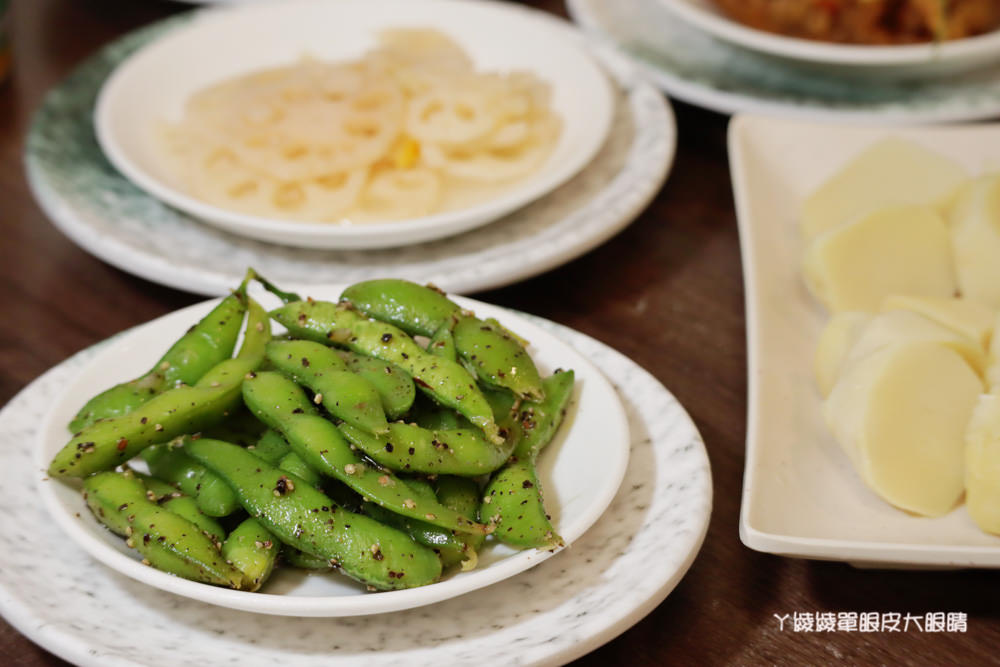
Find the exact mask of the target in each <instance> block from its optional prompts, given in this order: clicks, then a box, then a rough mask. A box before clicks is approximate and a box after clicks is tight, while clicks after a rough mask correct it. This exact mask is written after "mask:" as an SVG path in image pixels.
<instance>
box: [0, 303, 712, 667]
mask: <svg viewBox="0 0 1000 667" xmlns="http://www.w3.org/2000/svg"><path fill="white" fill-rule="evenodd" d="M530 320H531V321H532V322H533V323H535V324H536V325H538V326H539V327H542V328H543V329H545V330H546V331H548V332H550V333H552V334H554V335H556V336H558V337H559V338H560V339H561V340H563V341H564V342H566V343H567V344H568V345H570V346H572V347H573V349H575V350H577V351H578V352H580V353H581V354H583V355H584V356H585V357H587V358H588V359H590V360H591V361H592V362H593V363H594V364H595V365H596V366H597V367H598V368H599V369H600V370H601V372H602V373H604V374H605V375H606V376H607V377H608V378H609V379H610V380H611V381H612V382H613V383H614V384H615V385H616V388H617V391H618V393H619V396H620V398H621V400H622V402H623V403H624V404H625V406H626V413H627V416H628V419H629V431H630V433H631V438H632V444H631V450H632V451H631V456H630V458H629V467H628V470H627V473H626V479H627V483H624V484H622V486H621V488H620V489H619V492H618V495H617V496H616V497H615V500H614V501H613V502H612V504H611V506H610V507H609V508H608V510H607V512H605V515H604V516H603V517H602V518H601V519H599V520H598V522H597V523H596V524H595V525H594V526H593V527H592V528H591V529H590V530H589V531H587V533H586V534H585V535H584V536H583V537H581V538H580V539H579V540H577V541H576V543H575V544H574V545H573V547H572V548H571V549H566V550H563V551H561V552H560V553H558V554H556V556H555V557H553V558H551V559H549V560H548V561H546V562H544V563H541V564H540V565H539V566H538V567H535V568H532V569H531V570H528V571H526V572H523V573H521V574H520V575H518V576H516V577H512V578H511V579H508V580H506V581H503V582H499V583H497V584H495V585H493V586H490V587H488V588H485V589H482V590H480V591H478V592H477V593H475V594H474V595H466V596H461V597H459V598H455V599H453V600H448V601H445V602H441V603H438V604H436V605H433V606H431V607H424V608H420V609H414V610H409V611H402V612H393V613H389V614H381V615H374V616H364V617H354V618H333V619H310V618H291V617H279V616H262V615H258V614H247V613H242V612H237V611H231V610H220V609H219V607H216V606H214V605H209V604H205V603H202V602H198V601H196V600H191V599H188V598H183V597H178V596H175V595H170V594H165V593H163V592H162V591H159V590H157V589H154V588H152V587H150V586H147V585H145V584H143V583H140V582H137V581H134V580H132V579H130V578H128V577H126V576H124V575H122V574H120V573H118V572H116V571H114V570H112V569H110V568H107V567H105V566H104V565H102V564H100V563H98V562H97V561H95V560H93V559H92V558H89V557H88V556H87V554H86V552H84V551H83V550H81V549H79V548H78V547H77V546H76V545H74V544H73V543H72V542H69V541H68V540H67V538H66V535H65V533H64V532H63V531H62V530H61V529H60V528H59V527H58V526H56V525H54V524H53V522H52V521H51V520H50V519H49V517H48V515H47V513H46V512H45V510H44V509H43V508H42V507H41V505H40V503H39V502H38V497H37V496H36V495H35V494H34V493H30V492H26V489H25V487H24V486H23V485H20V484H3V485H0V507H2V508H3V512H0V528H2V530H0V548H2V549H3V553H4V567H2V568H0V614H3V616H4V617H5V618H6V619H7V620H8V621H9V622H10V623H11V624H12V625H14V626H15V627H16V628H17V629H18V630H20V631H21V632H23V633H25V634H27V635H28V636H29V637H30V638H31V639H33V640H34V641H36V642H38V643H39V644H41V645H42V646H44V647H45V648H47V649H49V650H50V651H52V652H54V653H56V654H57V655H59V656H60V657H63V658H65V659H67V660H69V661H71V662H73V663H74V664H77V665H81V666H86V667H107V666H109V665H114V666H116V667H124V666H126V665H127V666H129V667H134V666H136V665H142V666H143V667H178V666H187V665H190V666H192V667H193V666H194V665H206V664H223V663H225V662H227V661H231V660H232V659H233V656H238V659H239V661H240V664H242V665H247V666H248V667H256V666H257V665H261V666H264V665H274V664H286V663H288V662H289V660H293V661H294V663H295V665H296V667H353V666H354V665H357V664H361V663H363V664H365V665H369V666H371V667H390V666H393V667H398V665H400V664H405V665H407V666H408V667H423V666H426V667H436V666H439V665H442V664H444V665H472V664H476V665H484V664H485V665H499V664H513V663H516V664H521V665H559V664H564V663H566V662H569V661H571V660H573V659H574V658H577V657H579V656H581V655H583V654H584V653H587V652H588V651H591V650H593V649H595V648H596V647H598V646H600V645H601V644H603V643H605V642H607V641H610V640H611V639H612V638H614V637H616V636H617V635H618V634H620V633H621V632H624V631H625V630H626V629H627V628H629V627H630V626H631V625H633V624H634V623H636V622H637V621H638V620H639V619H641V618H642V617H643V616H645V615H646V614H647V613H649V611H651V610H652V609H653V608H654V607H655V606H656V605H657V604H659V602H660V601H661V600H662V599H663V598H664V597H665V596H666V595H667V594H668V593H669V592H670V591H671V590H672V589H673V588H674V586H676V585H677V583H678V582H679V581H680V579H681V577H682V576H683V575H684V573H685V572H686V571H687V569H688V567H689V566H690V565H691V562H692V561H693V560H694V558H695V555H696V554H697V552H698V549H699V547H700V546H701V543H702V540H703V539H704V536H705V531H706V529H707V527H708V519H709V514H710V510H711V498H712V495H711V494H712V491H711V488H712V485H711V478H710V471H709V465H708V458H707V456H706V452H705V447H704V444H703V443H702V441H701V438H700V436H699V435H698V432H697V430H696V429H695V427H694V424H693V423H692V422H691V419H690V418H689V417H688V415H687V414H686V413H685V411H684V409H683V407H682V406H681V405H680V404H679V403H678V402H677V400H676V399H675V398H674V397H673V396H672V395H671V394H670V392H668V391H667V390H666V389H665V388H664V387H663V385H661V384H660V383H659V382H658V381H657V380H656V379H655V378H653V377H652V376H651V375H650V374H649V373H647V372H646V371H644V370H643V369H642V368H640V367H639V366H637V365H636V364H635V363H634V362H632V361H630V360H629V359H627V358H626V357H624V356H622V355H621V354H619V353H618V352H615V351H614V350H612V349H611V348H609V347H607V346H605V345H603V344H601V343H599V342H598V341H595V340H594V339H592V338H589V337H587V336H584V335H583V334H580V333H577V332H574V331H572V330H570V329H567V328H565V327H562V326H559V325H557V324H554V323H552V322H547V321H545V320H540V319H538V318H530ZM109 344H112V343H110V342H108V343H103V344H102V346H106V345H109ZM98 353H99V350H98V348H96V347H95V348H91V349H89V350H85V351H84V352H81V353H80V354H78V355H76V356H75V357H73V358H71V359H69V360H67V361H65V362H63V363H62V364H60V365H59V366H57V367H55V368H53V369H52V370H50V371H49V372H47V373H46V374H45V375H43V376H42V377H41V378H39V379H38V380H36V381H35V382H34V383H32V384H31V385H30V386H29V387H27V388H26V389H25V390H24V391H22V392H21V393H20V394H19V395H18V396H17V397H15V398H14V399H13V400H12V401H11V402H10V403H9V404H8V405H7V406H5V407H4V408H3V410H2V411H0V468H2V469H3V470H4V473H5V475H7V476H9V478H10V479H29V478H31V477H32V476H34V475H35V469H36V468H35V464H34V458H35V457H34V448H35V442H36V440H37V433H38V426H39V423H40V422H41V419H42V418H43V417H44V415H45V413H46V412H48V410H49V407H50V405H51V404H52V401H53V400H55V399H56V398H57V397H58V395H59V393H61V392H62V391H63V388H64V386H65V384H66V383H67V382H70V381H72V379H73V378H74V377H75V376H76V375H77V374H78V373H79V372H80V371H81V370H82V369H83V368H84V367H85V366H86V365H87V364H89V363H90V361H91V360H92V359H93V358H94V356H95V355H96V354H98ZM136 619H142V622H141V623H137V622H136ZM442 619H447V621H446V622H443V621H442ZM122 627H127V628H128V629H129V631H128V632H127V633H123V632H122V630H121V629H122Z"/></svg>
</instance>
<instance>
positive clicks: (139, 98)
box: [94, 0, 614, 249]
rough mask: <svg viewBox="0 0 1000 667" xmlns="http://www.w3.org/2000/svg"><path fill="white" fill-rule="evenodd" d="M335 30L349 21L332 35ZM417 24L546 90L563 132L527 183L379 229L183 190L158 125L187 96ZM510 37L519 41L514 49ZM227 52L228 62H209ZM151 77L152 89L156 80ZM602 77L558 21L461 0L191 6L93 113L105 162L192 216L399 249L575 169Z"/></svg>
mask: <svg viewBox="0 0 1000 667" xmlns="http://www.w3.org/2000/svg"><path fill="white" fill-rule="evenodd" d="M331 26H345V27H346V26H350V29H349V30H344V31H343V32H342V33H337V31H336V29H334V31H333V32H331ZM403 27H421V28H431V29H434V30H438V31H440V32H442V33H444V34H445V35H447V36H448V37H449V38H451V39H453V40H454V41H455V42H457V43H458V44H459V45H460V46H461V47H462V49H463V50H464V51H466V52H467V53H468V54H469V56H470V57H471V58H472V60H473V61H474V62H475V65H476V68H477V70H485V71H500V72H503V71H510V70H530V71H531V72H532V73H534V74H535V75H536V76H537V77H538V78H540V79H541V80H543V81H545V82H546V83H548V84H549V85H550V86H551V88H552V101H551V107H552V109H553V111H554V112H555V113H556V114H557V115H558V116H559V117H560V118H561V121H562V129H561V132H560V135H559V138H558V141H557V143H556V145H555V148H554V149H553V151H552V153H551V154H550V155H549V156H548V157H547V158H546V159H545V161H544V163H543V165H542V166H541V167H540V168H539V169H538V170H537V171H536V172H534V173H532V174H531V175H530V176H527V177H526V178H525V179H524V180H522V181H519V182H516V183H514V184H511V186H510V187H509V189H506V190H504V191H503V192H502V193H501V194H499V195H498V196H496V197H494V198H491V199H489V200H487V201H485V202H482V203H479V204H475V205H473V206H470V207H468V208H464V209H460V210H456V211H447V212H443V213H436V214H433V215H429V216H425V217H421V218H414V219H410V220H402V221H396V222H386V223H377V224H360V225H354V226H350V225H348V226H343V225H337V224H316V223H304V222H291V221H285V220H274V219H269V218H263V217H257V216H251V215H245V214H242V213H238V212H234V211H229V210H226V209H222V208H220V207H218V206H214V205H212V204H209V203H206V202H204V201H201V200H199V199H197V198H195V197H193V196H191V195H189V194H188V193H186V192H185V191H184V190H183V189H182V188H179V187H178V186H177V184H176V183H175V182H174V181H175V178H174V177H173V176H172V175H171V174H170V172H169V169H167V166H166V164H165V162H166V161H165V159H164V156H163V155H162V149H161V148H160V147H158V146H157V141H156V130H157V121H158V120H165V121H167V122H170V123H176V122H177V121H179V120H180V118H181V117H182V113H183V105H184V103H185V102H186V100H187V99H188V97H190V96H191V95H192V94H193V93H195V92H197V91H199V90H201V89H203V88H205V87H207V86H210V85H212V84H214V83H217V82H219V81H221V80H224V79H228V78H231V77H234V76H237V75H241V74H245V73H249V72H253V71H256V70H261V69H264V68H268V67H274V66H277V65H283V64H291V63H294V62H296V61H297V60H299V59H300V58H301V57H302V55H303V54H305V53H308V54H309V55H310V56H312V57H315V58H317V59H320V60H324V61H345V60H352V59H356V58H358V57H359V56H360V55H361V54H362V53H364V52H365V51H366V50H368V49H369V48H371V47H372V46H373V45H374V44H375V38H376V36H377V34H378V32H379V31H381V30H384V29H388V28H403ZM514 35H517V37H518V41H519V47H518V48H517V49H510V48H509V45H510V39H511V37H512V36H514ZM218 53H225V55H226V57H225V58H221V57H215V56H216V54H218ZM150 81H155V82H157V84H156V85H155V86H151V85H150V84H149V82H150ZM613 108H614V107H613V98H612V95H611V91H610V87H609V85H608V83H607V78H606V77H605V76H604V74H603V73H602V72H601V71H600V69H598V67H597V66H596V65H595V64H594V62H593V61H592V60H591V58H590V57H589V55H588V54H587V53H586V51H585V50H584V49H583V48H582V42H581V40H580V38H579V36H578V35H576V34H575V33H574V32H573V31H572V30H569V29H567V28H566V27H565V26H564V25H562V24H560V23H559V22H558V21H553V20H551V19H550V18H549V17H544V18H543V17H542V16H541V15H540V14H538V13H536V12H531V11H516V10H515V11H511V10H510V9H508V8H507V6H506V5H502V4H498V3H475V2H462V1H459V0H421V1H420V2H409V1H406V0H378V1H377V2H369V1H366V0H341V1H339V2H325V3H317V2H312V1H310V0H306V1H301V0H287V1H286V2H281V3H264V4H250V5H247V6H245V7H242V8H239V9H217V10H204V11H201V12H197V13H196V14H195V15H194V17H193V18H192V19H191V20H190V22H188V23H187V24H185V25H184V26H183V27H179V28H178V29H177V30H175V31H173V32H171V33H169V34H165V35H163V36H162V37H161V38H159V39H156V40H155V41H153V42H151V43H149V44H148V45H146V46H144V47H142V49H141V50H139V51H138V52H136V53H134V54H133V55H131V56H129V57H128V58H127V59H126V60H125V61H123V62H122V63H121V64H120V65H119V66H118V67H117V68H116V69H115V71H114V72H113V73H112V74H111V76H110V77H109V78H108V79H107V81H106V82H105V84H104V87H103V88H102V90H101V92H100V94H99V96H98V99H97V107H96V111H95V116H94V123H95V125H96V128H97V138H98V141H99V143H100V145H101V147H102V149H103V150H104V152H105V154H106V155H107V156H108V158H109V160H110V161H111V163H112V164H113V165H114V166H115V167H116V168H117V169H118V170H119V171H120V172H122V173H123V174H124V175H125V176H127V177H128V178H129V179H130V180H131V181H132V182H134V183H136V184H137V185H139V187H141V188H142V189H144V190H146V191H147V192H149V193H151V194H153V195H154V196H156V197H157V198H159V199H161V200H163V201H165V202H167V203H168V204H170V205H172V206H174V207H177V208H179V209H181V210H183V211H185V212H187V213H188V214H190V215H192V216H193V217H195V218H197V219H200V220H202V221H205V222H207V223H209V224H214V225H217V226H219V227H221V228H223V229H226V230H227V231H230V232H233V233H235V234H239V235H244V236H249V237H251V238H255V239H259V240H264V241H270V242H272V243H279V244H284V245H294V246H300V247H306V248H341V249H352V248H380V247H394V246H401V245H407V244H411V243H417V242H420V241H428V240H432V239H436V238H441V237H443V236H449V235H452V234H456V233H459V232H462V231H466V230H468V229H471V228H473V227H477V226H481V225H483V224H486V223H488V222H491V221H493V220H496V219H497V218H499V217H501V216H503V215H505V214H507V213H510V212H511V211H513V210H515V209H517V208H519V207H521V206H523V205H525V204H527V203H528V202H530V201H532V200H534V199H537V198H538V197H539V196H541V195H544V194H546V193H547V192H549V191H551V190H552V189H553V188H555V187H557V186H559V185H561V184H562V183H564V182H565V181H566V180H568V179H569V178H571V177H572V176H573V175H574V174H576V173H577V172H578V171H579V170H580V169H582V168H583V167H584V166H585V165H586V164H587V163H588V162H590V160H591V159H592V158H593V157H594V154H595V153H596V152H597V150H598V149H599V148H600V147H601V145H602V144H603V143H604V139H605V138H606V136H607V133H608V130H609V128H610V123H611V118H612V113H613Z"/></svg>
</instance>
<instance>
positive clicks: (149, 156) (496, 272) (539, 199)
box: [26, 0, 675, 294]
mask: <svg viewBox="0 0 1000 667" xmlns="http://www.w3.org/2000/svg"><path fill="white" fill-rule="evenodd" d="M336 26H350V29H345V30H342V31H341V33H340V34H338V32H337V28H336ZM414 26H416V27H421V28H432V29H435V30H438V31H440V32H443V33H444V34H446V35H447V36H449V37H450V38H452V39H453V40H454V41H456V42H457V43H458V44H459V45H460V46H461V47H462V48H463V49H464V50H465V51H466V52H467V53H468V54H469V55H470V57H471V58H472V60H473V61H474V63H475V65H476V67H477V69H480V70H486V71H512V70H527V71H530V72H531V73H533V74H534V75H535V76H537V77H538V78H539V79H541V80H543V81H545V82H547V83H548V84H549V86H550V88H551V91H552V102H551V104H552V108H553V110H554V111H555V112H556V113H557V114H559V116H560V117H561V120H562V131H561V135H560V137H559V139H558V141H557V144H556V146H555V147H554V149H553V151H552V153H551V155H550V156H549V157H548V159H547V160H546V162H545V163H544V164H542V165H541V167H540V168H539V169H538V171H536V172H535V173H534V174H532V175H530V176H528V177H527V178H526V179H525V180H524V181H523V182H521V183H519V184H517V185H514V186H511V188H510V189H509V190H507V191H505V192H504V193H503V194H501V195H498V196H497V197H495V198H493V199H491V200H489V201H487V202H485V203H482V204H477V205H473V206H470V207H467V208H464V209H462V210H456V211H449V212H445V213H440V214H434V215H428V216H424V217H421V218H413V219H407V220H398V221H394V222H387V223H377V224H375V223H372V224H366V225H356V226H349V225H347V226H345V225H339V224H316V223H311V222H309V223H303V222H292V221H287V220H275V219H266V218H262V217H257V216H250V215H244V214H239V213H235V212H232V211H226V210H224V209H221V208H219V207H216V206H212V205H209V204H206V203H205V202H203V201H199V200H197V199H195V198H193V197H191V196H189V195H188V194H186V193H185V192H183V191H182V190H180V189H178V188H177V187H175V186H174V185H172V184H171V179H170V178H169V176H168V175H167V173H166V170H165V169H164V166H163V158H162V155H160V156H158V154H157V152H156V150H155V148H156V146H155V144H156V141H155V138H154V137H153V134H154V133H155V131H156V129H157V128H158V127H161V126H162V123H163V122H176V121H177V120H179V118H180V116H181V115H182V113H183V108H184V105H185V102H186V101H187V99H189V98H190V96H191V95H192V94H193V93H195V92H197V91H198V90H200V89H203V88H205V87H208V86H211V85H212V84H214V83H216V82H218V81H222V80H226V79H229V78H232V77H236V76H240V75H242V74H246V73H249V72H253V71H259V70H261V69H264V68H269V67H275V66H278V65H284V64H289V63H291V62H294V61H295V60H296V59H298V58H301V56H302V55H303V54H304V53H309V54H310V55H312V56H315V57H317V58H319V59H322V60H327V61H345V60H353V59H356V58H358V57H359V56H361V55H362V54H363V53H364V52H365V51H366V50H368V49H369V48H371V47H372V46H373V45H374V43H375V40H376V36H377V34H378V33H379V32H380V31H381V30H384V29H387V28H399V27H414ZM513 35H516V36H518V38H519V39H520V40H521V43H520V46H519V48H518V49H510V48H509V45H510V40H511V39H512V37H511V36H513ZM589 46H590V43H589V42H588V40H587V39H586V38H585V37H584V36H583V35H582V34H581V33H580V32H579V31H577V30H575V29H573V28H572V27H571V26H569V25H567V24H566V23H565V22H563V21H560V20H558V19H556V18H554V17H552V16H551V15H548V14H545V13H542V12H539V11H535V10H529V9H525V8H522V7H517V6H514V5H502V4H495V3H479V2H457V1H455V0H424V1H422V2H407V1H405V0H382V1H381V2H378V3H371V2H364V0H341V1H338V2H327V3H317V2H308V1H302V0H294V1H291V0H290V1H287V2H280V3H245V4H244V6H241V7H237V8H232V7H230V8H214V9H204V10H199V11H196V12H193V13H187V14H182V15H180V16H177V17H174V18H172V19H168V20H166V21H163V22H161V23H158V24H155V25H153V26H149V27H147V28H143V29H141V30H138V31H136V32H134V33H131V34H129V35H127V36H125V37H124V38H122V39H120V40H118V41H116V42H114V43H112V44H110V45H108V46H107V47H105V48H104V49H102V50H101V51H100V52H99V53H98V54H97V55H96V56H94V57H93V58H91V59H90V60H89V61H87V62H86V63H84V64H83V65H82V66H81V67H80V68H79V69H78V70H77V71H76V72H75V73H74V74H73V75H72V76H70V77H69V78H68V79H67V80H66V81H65V82H64V83H62V84H60V85H59V86H58V87H57V88H56V89H55V90H53V91H52V93H51V94H50V95H49V96H48V97H47V98H46V101H45V103H44V105H43V107H42V109H41V110H40V111H39V113H38V115H37V117H36V120H35V123H34V125H33V127H32V129H31V131H30V134H29V136H28V141H27V157H26V161H27V168H28V176H29V181H30V183H31V186H32V188H33V189H34V192H35V194H36V196H37V198H38V200H39V202H40V203H41V205H42V207H43V208H44V209H45V211H46V212H47V213H48V214H49V216H50V217H51V218H52V219H53V221H54V222H55V223H56V225H57V226H58V227H59V228H60V229H61V230H62V231H63V232H64V233H65V234H67V235H68V236H69V237H70V238H71V239H72V240H74V241H75V242H76V243H77V244H79V245H80V246H82V247H83V248H84V249H86V250H88V251H89V252H91V253H93V254H95V255H97V256H98V257H100V258H102V259H104V260H105V261H107V262H109V263H111V264H114V265H116V266H118V267H120V268H123V269H125V270H127V271H130V272H132V273H135V274H137V275H140V276H142V277H144V278H147V279H149V280H153V281H156V282H160V283H163V284H166V285H170V286H172V287H177V288H180V289H186V290H189V291H193V292H200V293H203V294H223V293H226V291H227V290H228V289H229V288H230V287H231V286H232V285H233V284H236V283H238V282H239V277H240V276H241V275H242V274H243V272H244V270H245V268H246V266H248V265H252V266H254V267H255V268H257V269H258V270H259V271H261V272H262V273H264V274H265V275H268V276H269V277H271V278H272V279H273V280H275V281H279V282H281V283H284V284H287V285H290V286H291V287H293V288H295V289H302V290H303V291H308V288H309V287H310V286H311V285H318V284H329V283H338V282H339V283H348V282H355V281H358V280H363V279H365V278H370V277H375V276H386V275H393V276H398V277H403V278H409V279H411V280H415V281H420V282H434V283H436V284H438V285H439V286H441V287H442V288H444V289H447V290H449V291H453V292H470V291H474V290H479V289H485V288H488V287H496V286H499V285H503V284H508V283H511V282H514V281H516V280H519V279H523V278H525V277H528V276H531V275H534V274H537V273H540V272H542V271H545V270H548V269H550V268H553V267H554V266H557V265H559V264H561V263H563V262H565V261H568V260H569V259H572V258H574V257H576V256H578V255H580V254H582V253H584V252H586V251H588V250H590V249H592V248H593V247H595V246H597V245H598V244H600V243H602V242H603V241H605V240H607V239H608V238H609V237H610V236H612V235H613V234H615V233H617V232H618V231H620V230H621V229H622V228H624V227H625V225H627V224H628V223H629V222H631V220H632V219H634V218H635V216H636V215H637V214H638V213H639V212H640V211H641V210H642V209H643V208H644V207H645V205H646V204H647V203H648V202H649V200H650V199H651V198H652V197H653V195H654V194H655V193H656V192H657V191H658V190H659V189H660V186H661V185H662V183H663V180H664V178H665V177H666V174H667V171H668V169H669V166H670V163H671V161H672V158H673V153H674V146H675V128H674V123H673V117H672V114H671V112H670V108H669V106H668V105H667V104H666V102H665V101H664V100H663V99H662V96H661V95H659V92H658V91H657V90H656V88H655V87H653V86H651V85H649V84H647V83H643V82H642V81H641V80H640V79H638V78H637V77H635V76H634V74H633V71H634V68H633V67H631V66H630V65H629V64H628V63H627V62H625V61H624V60H622V59H618V61H615V60H614V59H612V60H609V61H607V62H606V63H605V68H602V67H600V66H599V65H598V64H597V63H596V62H595V61H594V60H593V59H592V58H591V57H590V55H589ZM219 53H225V54H226V57H225V58H221V57H218V54H219ZM609 73H610V76H608V74H609ZM92 111H93V114H92V113H91V112H92Z"/></svg>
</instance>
